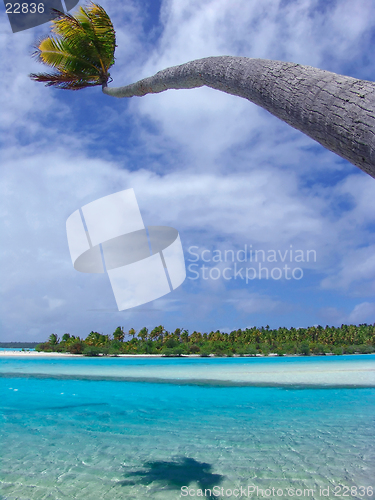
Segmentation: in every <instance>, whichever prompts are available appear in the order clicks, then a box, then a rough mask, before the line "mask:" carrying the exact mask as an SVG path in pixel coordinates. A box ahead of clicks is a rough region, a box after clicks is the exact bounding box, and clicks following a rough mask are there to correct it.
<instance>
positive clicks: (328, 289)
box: [0, 0, 375, 341]
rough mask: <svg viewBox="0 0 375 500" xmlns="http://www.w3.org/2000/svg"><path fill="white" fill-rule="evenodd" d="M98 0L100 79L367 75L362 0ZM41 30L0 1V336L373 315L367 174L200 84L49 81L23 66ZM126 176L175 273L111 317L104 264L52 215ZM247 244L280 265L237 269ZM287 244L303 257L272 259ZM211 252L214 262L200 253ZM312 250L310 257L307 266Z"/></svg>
mask: <svg viewBox="0 0 375 500" xmlns="http://www.w3.org/2000/svg"><path fill="white" fill-rule="evenodd" d="M81 3H82V2H80V4H81ZM101 5H102V6H103V7H104V8H105V9H106V10H107V12H108V14H109V15H110V17H111V18H112V20H113V23H114V26H115V29H116V34H117V44H118V47H117V49H116V54H115V55H116V64H115V66H114V67H113V68H112V70H111V74H112V77H113V83H112V84H111V85H113V86H121V85H125V84H127V83H131V82H134V81H137V80H139V79H141V78H144V77H146V76H150V75H152V74H154V73H155V72H157V71H159V70H161V69H163V68H166V67H168V66H173V65H177V64H182V63H184V62H187V61H189V60H193V59H199V58H202V57H208V56H217V55H234V56H236V55H237V56H246V57H254V58H264V59H275V60H283V61H290V62H295V63H300V64H306V65H310V66H314V67H318V68H322V69H326V70H329V71H333V72H336V73H340V74H344V75H348V76H353V77H356V78H359V79H366V80H374V79H375V70H374V66H373V42H374V21H373V20H374V19H375V4H374V3H373V2H372V1H371V0H358V1H356V2H351V1H346V0H340V1H338V2H326V1H324V2H323V1H321V2H319V1H315V0H292V1H278V0H262V1H261V2H260V1H253V0H251V1H249V0H230V1H228V0H199V1H196V0H189V1H188V0H186V1H185V0H183V1H181V0H168V1H162V2H156V1H155V0H149V1H147V0H142V1H140V0H138V1H135V0H134V1H133V0H125V1H121V2H109V1H107V0H102V2H101ZM74 10H75V9H73V12H74ZM48 33H49V26H48V25H44V26H40V27H37V28H33V29H30V30H27V31H24V32H20V33H16V34H13V33H12V31H11V29H10V26H9V24H8V20H7V17H6V15H5V9H4V8H3V6H1V15H0V50H1V58H0V65H1V72H2V76H3V78H2V80H3V83H2V92H1V93H0V128H1V139H0V140H1V143H0V148H1V149H0V155H1V162H0V166H1V178H0V184H1V197H0V207H1V208H0V224H1V233H0V234H1V240H0V244H1V247H0V249H1V276H2V280H1V293H2V297H1V302H0V305H1V324H0V328H1V330H0V341H6V340H28V341H39V340H44V339H46V338H47V337H48V336H49V335H50V334H51V333H52V332H54V333H57V334H58V335H62V334H63V333H65V332H69V333H71V334H73V335H79V336H81V337H86V336H87V335H88V334H89V333H90V331H91V330H95V331H99V332H102V333H105V334H110V333H112V332H113V331H114V330H115V328H116V327H117V326H119V325H121V326H124V328H125V329H126V330H129V329H130V328H132V327H134V328H135V329H137V330H139V329H140V328H142V327H143V326H146V327H148V328H153V327H154V326H156V325H160V324H161V325H164V327H165V328H166V329H168V330H174V329H175V328H177V327H180V328H187V329H189V330H190V331H193V330H198V331H202V332H203V331H211V330H217V329H220V330H222V331H228V332H229V331H231V330H233V329H237V328H245V327H250V326H253V325H257V326H262V325H264V326H265V325H267V324H268V325H270V326H271V327H272V328H278V327H279V326H286V327H288V328H289V327H291V326H294V327H307V326H309V325H318V324H320V325H323V326H325V325H326V324H329V325H336V326H339V325H341V324H342V323H354V324H359V323H365V322H366V323H373V322H374V321H375V279H374V278H375V180H374V179H373V178H371V177H369V176H368V175H366V174H364V173H363V172H361V171H360V170H359V169H358V168H356V167H354V166H353V165H351V164H350V163H348V162H346V161H344V160H343V159H341V158H340V157H338V156H336V155H335V154H333V153H331V152H329V151H327V150H325V149H324V148H323V147H322V146H320V145H319V144H317V143H316V142H314V141H313V140H311V139H310V138H308V137H306V136H304V135H303V134H302V133H300V132H298V131H296V130H294V129H293V128H291V127H290V126H288V125H286V124H285V123H283V122H281V121H280V120H278V119H277V118H275V117H273V116H272V115H270V114H269V113H267V112H266V111H264V110H262V109H261V108H259V107H257V106H255V105H254V104H251V103H249V102H248V101H246V100H244V99H241V98H238V97H235V96H230V95H226V94H224V93H221V92H218V91H215V90H212V89H208V88H199V89H194V90H179V91H168V92H164V93H161V94H157V95H148V96H145V97H142V98H132V99H115V98H111V97H109V96H105V95H103V94H102V93H101V90H100V88H99V87H97V88H93V89H86V90H83V91H79V92H69V91H62V90H56V89H51V88H49V89H48V88H45V87H44V86H43V85H42V84H38V83H36V82H33V81H31V80H30V79H29V78H28V74H29V73H31V72H40V71H43V70H44V68H43V66H42V65H40V64H38V63H37V62H36V61H35V60H34V59H32V58H31V57H30V54H31V53H32V51H33V49H32V45H33V43H34V42H35V41H36V40H37V39H38V38H39V37H41V36H44V35H47V34H48ZM128 188H133V189H134V191H135V194H136V196H137V200H138V203H139V206H140V210H141V213H142V217H143V220H144V222H145V224H146V225H166V226H172V227H175V228H176V229H177V230H178V231H179V233H180V236H181V241H182V245H183V249H184V253H185V259H186V266H187V278H186V280H185V282H184V283H183V285H182V286H181V287H179V288H178V289H177V290H175V291H174V292H172V293H170V294H168V295H166V296H164V297H162V298H160V299H158V300H155V301H153V302H151V303H148V304H145V305H143V306H139V307H137V308H134V309H130V310H128V311H122V312H119V311H117V308H116V303H115V299H114V296H113V292H112V290H111V287H110V283H109V280H108V277H107V276H105V275H89V274H83V273H79V272H77V271H75V270H74V269H73V266H72V263H71V260H70V255H69V249H68V245H67V238H66V229H65V223H66V219H67V218H68V217H69V215H70V214H71V213H73V212H74V211H75V210H76V209H78V208H80V207H81V206H82V205H84V204H86V203H89V202H90V201H93V200H96V199H98V198H100V197H102V196H106V195H109V194H111V193H114V192H117V191H120V190H122V189H128ZM246 246H247V249H248V251H249V250H250V249H252V250H258V251H259V250H262V251H263V252H264V254H265V255H266V256H269V255H272V252H269V251H275V252H276V255H277V256H278V259H277V261H276V262H275V261H273V262H272V261H271V262H270V261H269V262H267V260H266V261H265V262H263V261H261V265H262V267H266V268H267V269H268V273H269V279H266V278H265V275H266V271H263V274H262V279H259V278H258V277H256V278H255V279H252V280H248V282H247V283H246V279H245V277H244V278H243V279H241V277H240V275H237V278H236V279H234V272H235V265H236V266H237V268H236V269H237V271H238V269H239V268H240V267H241V266H242V267H243V268H246V267H254V262H253V263H250V262H245V263H241V262H240V261H239V260H237V258H235V261H234V262H233V261H232V260H231V258H230V256H231V255H232V253H231V252H230V251H233V252H234V255H235V257H236V252H238V251H239V250H242V249H244V248H246ZM191 247H193V248H191ZM189 249H190V250H189ZM291 249H292V250H293V252H295V251H296V250H300V253H299V255H303V256H304V257H305V261H304V262H301V261H299V262H296V261H295V260H293V259H292V260H291V259H290V258H289V254H288V257H287V259H286V260H285V261H284V262H282V261H281V258H280V255H281V256H284V255H285V252H286V251H290V250H291ZM205 250H206V253H204V254H202V252H204V251H205ZM219 250H220V251H221V252H222V255H223V260H224V255H225V253H224V252H225V251H227V257H228V258H227V262H214V261H213V260H212V259H211V261H209V262H204V261H203V260H202V259H201V257H203V258H205V259H206V260H207V259H208V258H209V257H210V256H211V257H213V256H214V255H219V254H218V252H217V251H219ZM308 250H313V251H314V252H315V255H316V259H314V258H310V260H309V262H307V261H306V256H307V251H308ZM215 251H216V253H215ZM192 252H194V254H198V256H199V261H198V262H193V261H195V260H196V258H197V257H196V256H195V255H193V254H192ZM279 252H280V253H279ZM239 255H240V259H242V254H239ZM261 255H262V252H259V253H258V256H259V259H261ZM293 255H295V254H293ZM310 255H313V254H310ZM248 258H249V255H248ZM191 264H198V267H192V268H190V270H189V266H190V265H191ZM256 264H257V265H256V266H255V267H256V269H258V266H259V262H258V263H256ZM202 265H205V266H207V268H208V269H207V270H205V271H204V272H205V273H206V274H205V276H209V273H210V272H211V278H212V279H211V278H209V279H204V278H203V275H202V273H203V270H202V267H201V266H202ZM285 265H288V266H289V268H290V269H291V270H290V271H289V276H290V275H291V273H292V270H293V269H295V268H299V269H300V270H301V271H302V275H301V271H295V276H296V277H300V279H294V278H293V277H292V278H291V279H286V278H285V274H283V276H282V277H281V278H280V279H272V277H271V274H270V273H271V272H273V276H276V277H277V276H279V272H278V271H275V270H274V271H272V270H273V269H275V268H281V269H282V268H283V267H284V266H285ZM213 268H216V270H213ZM224 268H230V270H229V271H226V274H225V275H224V276H226V277H229V276H231V279H225V277H224V276H223V270H224ZM192 269H193V270H195V271H196V270H197V269H198V270H199V278H198V279H192V278H195V277H196V276H197V274H196V273H194V272H192V271H191V270H192ZM210 270H211V271H210ZM244 274H245V270H244V271H243V272H242V276H244ZM248 274H249V276H253V271H249V272H248Z"/></svg>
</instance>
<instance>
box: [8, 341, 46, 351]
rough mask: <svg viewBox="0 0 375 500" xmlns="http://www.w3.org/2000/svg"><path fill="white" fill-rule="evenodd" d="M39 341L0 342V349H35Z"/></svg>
mask: <svg viewBox="0 0 375 500" xmlns="http://www.w3.org/2000/svg"><path fill="white" fill-rule="evenodd" d="M38 344H40V342H0V349H12V348H13V349H35V347H36V346H37V345H38Z"/></svg>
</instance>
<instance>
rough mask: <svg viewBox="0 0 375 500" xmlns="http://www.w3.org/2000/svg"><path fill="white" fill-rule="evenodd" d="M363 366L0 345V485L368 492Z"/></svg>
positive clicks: (128, 493) (370, 413)
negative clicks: (97, 354) (46, 351)
mask: <svg viewBox="0 0 375 500" xmlns="http://www.w3.org/2000/svg"><path fill="white" fill-rule="evenodd" d="M374 368H375V355H365V356H337V357H336V356H335V357H333V356H330V357H327V358H325V357H319V358H317V357H315V358H313V357H311V358H306V357H295V358H293V357H291V358H261V359H254V358H210V359H204V358H185V359H176V358H173V359H165V358H138V357H133V358H100V359H97V358H78V357H77V358H74V357H73V358H72V357H52V356H51V357H37V356H30V357H27V356H26V355H24V356H23V357H21V356H17V357H13V356H12V357H11V356H1V357H0V385H1V394H2V395H3V396H2V400H1V402H0V407H1V415H2V423H1V438H0V447H1V450H2V453H1V458H0V480H1V482H0V497H1V495H2V497H1V498H4V499H7V500H8V499H9V500H13V499H16V498H17V499H22V500H26V499H31V498H32V499H34V498H35V499H38V500H39V499H43V498H49V499H61V498H69V499H70V498H77V499H81V498H82V499H88V500H91V499H92V500H99V499H101V498H103V499H110V500H112V499H113V500H116V499H120V498H121V499H123V498H126V499H128V498H129V499H132V498H134V499H143V498H145V499H146V498H151V499H167V500H168V499H176V498H183V496H181V494H182V493H183V492H186V491H190V495H188V496H187V498H191V497H192V495H191V493H197V491H198V489H202V491H203V492H204V489H206V490H207V495H208V491H209V490H210V491H211V492H212V496H211V498H236V496H235V490H236V489H238V491H239V492H241V491H242V492H243V491H249V490H247V488H248V487H250V488H258V493H259V494H258V495H257V494H256V490H251V491H255V493H253V495H252V497H253V498H257V497H260V491H261V490H260V489H262V488H263V491H266V490H267V489H269V488H276V490H277V489H278V490H279V494H277V495H276V493H275V495H276V496H279V497H280V496H281V495H280V493H282V496H283V498H295V497H296V496H298V493H296V492H299V490H301V491H303V490H304V489H305V490H313V492H314V493H313V496H311V495H310V498H323V495H322V493H321V492H324V493H327V491H328V495H324V498H338V497H344V496H343V495H342V494H343V493H345V491H350V493H353V495H351V496H350V498H371V497H372V495H371V490H370V489H369V488H370V487H371V486H375V485H374V484H373V482H374V481H373V477H375V444H374V439H373V436H374V430H375V429H374V409H375V388H374V387H375V384H374V382H373V371H374ZM348 373H349V374H352V377H351V379H350V377H349V376H348ZM358 374H359V375H358ZM282 377H283V378H282ZM293 377H294V382H293ZM343 377H344V379H343ZM350 380H351V381H352V382H350ZM353 381H354V382H356V383H353ZM184 486H185V487H188V488H190V490H186V489H185V490H184V489H183V490H181V488H183V487H184ZM361 486H362V487H364V488H365V489H364V490H360V489H359V488H360V487H361ZM214 487H216V488H219V489H216V490H213V488H214ZM241 487H242V490H241V489H240V488H241ZM355 487H356V488H357V490H355V489H351V490H344V488H355ZM327 488H328V490H327ZM335 488H336V489H335ZM339 488H341V490H340V489H339ZM292 489H293V490H292ZM276 490H274V491H275V492H276ZM214 491H215V492H216V493H217V492H220V497H217V496H216V497H214V496H213V492H214ZM270 491H271V490H270ZM230 492H232V495H229V493H230ZM222 493H224V494H222ZM226 493H228V494H226ZM292 493H293V494H292ZM339 493H341V495H339ZM362 493H364V494H362ZM207 495H206V497H207ZM266 496H267V495H266ZM243 498H246V496H244V495H243Z"/></svg>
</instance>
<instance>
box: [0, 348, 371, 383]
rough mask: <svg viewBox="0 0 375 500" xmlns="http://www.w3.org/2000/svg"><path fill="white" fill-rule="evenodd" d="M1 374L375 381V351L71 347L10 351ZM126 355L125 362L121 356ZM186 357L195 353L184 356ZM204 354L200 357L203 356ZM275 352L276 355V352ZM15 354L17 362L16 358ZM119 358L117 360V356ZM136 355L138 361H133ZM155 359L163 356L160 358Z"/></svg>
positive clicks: (155, 379)
mask: <svg viewBox="0 0 375 500" xmlns="http://www.w3.org/2000/svg"><path fill="white" fill-rule="evenodd" d="M1 356H2V357H3V358H2V359H3V360H5V358H8V360H9V361H8V363H0V376H1V377H25V376H31V377H36V378H66V379H83V380H113V381H124V382H125V381H128V382H153V383H173V384H183V385H185V384H193V385H207V384H211V385H215V384H217V385H235V386H242V385H252V386H301V387H325V388H327V387H348V388H350V387H363V388H366V387H367V388H370V387H375V357H374V355H371V354H370V355H365V354H364V355H361V356H360V357H358V356H353V355H343V356H283V357H277V359H275V357H273V358H274V359H273V360H272V359H269V357H268V356H262V357H252V358H248V357H237V358H235V361H236V362H234V363H233V362H231V361H234V359H233V358H229V359H228V358H215V357H212V358H207V357H205V358H202V357H200V356H199V355H191V356H188V357H184V358H182V359H181V358H179V361H181V362H178V361H177V359H176V358H168V359H167V358H164V360H165V362H164V360H163V361H162V362H160V361H161V360H160V358H162V357H163V356H162V355H150V354H144V355H140V354H137V355H131V354H130V355H129V354H128V355H120V356H118V357H116V358H115V359H114V358H109V357H108V356H105V357H104V358H102V359H100V358H97V357H95V358H92V357H91V358H88V357H86V356H82V355H72V354H65V353H37V352H27V351H21V352H20V351H7V352H5V353H4V351H2V352H0V357H1ZM25 358H26V359H27V358H29V359H35V360H36V359H38V358H39V359H46V361H47V359H48V358H49V359H50V360H51V359H53V358H54V359H56V362H52V363H48V362H47V363H45V364H44V363H42V364H41V363H26V364H23V363H20V362H21V360H22V359H25ZM57 358H60V359H62V358H70V359H71V358H76V359H77V362H73V363H72V362H69V363H66V364H65V363H57ZM121 358H127V359H123V362H121ZM142 358H143V359H144V358H159V360H160V361H159V362H157V363H145V362H142V361H141V360H142ZM186 358H195V360H194V362H192V361H193V359H191V360H190V361H191V362H190V363H189V362H187V363H186V362H184V361H183V360H184V359H185V360H186V361H188V360H187V359H186ZM197 358H199V359H197ZM271 358H272V356H271ZM11 360H12V361H13V360H14V365H13V363H12V362H11ZM116 360H117V361H116ZM133 361H134V362H133ZM155 361H157V360H156V359H155Z"/></svg>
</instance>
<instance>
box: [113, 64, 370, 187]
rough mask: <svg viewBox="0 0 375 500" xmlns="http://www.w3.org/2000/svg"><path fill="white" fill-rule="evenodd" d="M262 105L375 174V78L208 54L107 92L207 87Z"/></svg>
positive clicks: (124, 93)
mask: <svg viewBox="0 0 375 500" xmlns="http://www.w3.org/2000/svg"><path fill="white" fill-rule="evenodd" d="M204 85H205V86H207V87H211V88H213V89H216V90H221V91H222V92H226V93H227V94H232V95H238V96H240V97H244V98H245V99H248V100H249V101H251V102H253V103H255V104H257V105H258V106H261V107H262V108H264V109H266V110H267V111H269V112H270V113H272V114H273V115H275V116H277V117H278V118H280V119H281V120H283V121H284V122H286V123H288V124H289V125H291V126H292V127H294V128H296V129H297V130H300V131H301V132H303V133H304V134H306V135H308V136H309V137H311V138H312V139H314V140H315V141H317V142H319V143H320V144H321V145H322V146H324V147H325V148H327V149H329V150H330V151H333V152H334V153H336V154H338V155H339V156H341V157H342V158H345V160H348V161H349V162H351V163H353V165H356V166H357V167H359V168H361V169H362V170H363V171H364V172H366V173H367V174H369V175H371V176H372V177H375V135H374V134H375V83H374V82H369V81H366V80H357V79H355V78H351V77H349V76H343V75H337V74H336V73H331V72H329V71H325V70H321V69H317V68H312V67H311V66H302V65H300V64H294V63H287V62H282V61H270V60H267V59H249V58H247V57H231V56H220V57H207V58H205V59H198V60H196V61H191V62H188V63H186V64H182V65H181V66H174V67H172V68H167V69H164V70H163V71H159V72H158V73H156V75H154V76H151V77H150V78H145V79H144V80H140V81H139V82H136V83H133V84H131V85H127V86H125V87H118V88H109V87H107V86H106V85H104V86H103V92H104V93H105V94H107V95H110V96H114V97H133V96H144V95H146V94H156V93H159V92H163V91H164V90H168V89H191V88H196V87H202V86H204Z"/></svg>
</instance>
